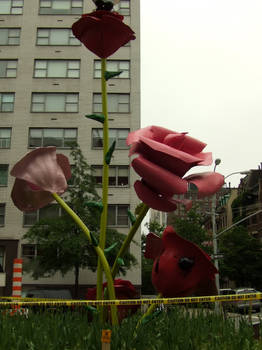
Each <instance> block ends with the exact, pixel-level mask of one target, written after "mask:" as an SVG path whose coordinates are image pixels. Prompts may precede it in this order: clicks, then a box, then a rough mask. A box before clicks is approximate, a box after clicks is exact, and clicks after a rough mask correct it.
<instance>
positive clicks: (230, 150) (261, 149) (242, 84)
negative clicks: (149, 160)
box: [140, 0, 262, 186]
mask: <svg viewBox="0 0 262 350" xmlns="http://www.w3.org/2000/svg"><path fill="white" fill-rule="evenodd" d="M140 3H141V59H142V65H141V79H142V95H141V98H142V109H141V117H142V127H144V126H148V125H160V126H163V127H166V128H169V129H171V130H174V131H178V132H185V131H186V132H188V133H189V135H190V136H192V137H195V138H197V139H199V140H201V141H203V142H206V143H207V147H206V149H205V150H206V151H211V152H212V153H213V158H214V159H215V158H220V159H221V161H222V162H221V164H220V165H219V166H218V167H217V171H219V172H220V173H222V174H223V175H224V176H227V175H228V174H230V173H232V172H236V171H244V170H249V169H251V168H253V169H257V168H258V165H259V164H260V162H262V139H261V135H262V121H261V120H262V119H261V116H262V20H261V18H262V1H261V0H249V1H247V0H245V1H244V0H166V1H163V0H161V1H160V0H159V1H156V0H141V1H140ZM199 170H200V171H206V170H213V166H212V167H211V166H210V167H208V168H207V167H201V168H196V169H194V172H195V171H199ZM239 179H240V176H239V175H233V176H231V177H230V178H228V181H230V182H231V185H233V186H238V184H239Z"/></svg>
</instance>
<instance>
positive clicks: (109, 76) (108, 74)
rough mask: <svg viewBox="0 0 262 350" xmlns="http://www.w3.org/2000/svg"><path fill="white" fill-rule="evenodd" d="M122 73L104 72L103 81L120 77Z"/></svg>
mask: <svg viewBox="0 0 262 350" xmlns="http://www.w3.org/2000/svg"><path fill="white" fill-rule="evenodd" d="M122 72H123V71H122V70H120V71H117V72H107V71H106V72H105V75H104V76H105V80H106V81H107V80H109V79H111V78H114V77H117V76H118V75H120V74H121V73H122Z"/></svg>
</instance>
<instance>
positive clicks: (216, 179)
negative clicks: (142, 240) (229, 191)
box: [126, 126, 224, 212]
mask: <svg viewBox="0 0 262 350" xmlns="http://www.w3.org/2000/svg"><path fill="white" fill-rule="evenodd" d="M126 142H127V145H131V148H130V153H129V155H133V154H138V157H136V158H135V159H133V161H132V163H131V165H132V167H133V168H134V170H135V171H136V172H137V174H138V175H139V176H141V178H142V179H141V180H138V181H136V182H135V184H134V187H135V191H136V193H137V195H138V197H139V199H141V201H142V202H144V203H145V204H147V205H148V206H149V207H150V208H152V209H156V210H160V211H164V212H170V211H174V210H176V208H177V204H178V203H183V204H184V205H185V206H186V209H190V207H191V205H192V203H191V201H190V200H186V199H184V200H178V199H174V198H173V196H174V195H179V194H184V193H186V192H187V191H188V185H189V183H192V184H194V185H195V186H197V188H198V196H199V198H201V197H205V196H209V195H212V194H214V193H216V192H217V191H218V190H219V189H220V187H221V186H222V185H223V184H224V177H223V175H221V174H219V173H216V172H204V173H197V174H193V175H189V176H186V177H184V175H185V174H186V173H187V172H188V170H190V169H191V168H192V167H194V166H199V165H211V164H212V155H211V153H210V152H208V153H204V152H202V150H203V149H204V148H205V146H206V144H205V143H203V142H201V141H198V140H196V139H194V138H192V137H190V136H188V135H186V133H178V132H175V131H171V130H168V129H165V128H162V127H160V126H148V127H146V128H143V129H139V130H136V131H134V132H131V133H130V134H129V135H128V137H127V141H126Z"/></svg>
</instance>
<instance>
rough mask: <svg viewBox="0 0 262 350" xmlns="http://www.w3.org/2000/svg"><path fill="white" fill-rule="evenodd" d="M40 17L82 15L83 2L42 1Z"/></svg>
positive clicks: (68, 0) (76, 0) (67, 0)
mask: <svg viewBox="0 0 262 350" xmlns="http://www.w3.org/2000/svg"><path fill="white" fill-rule="evenodd" d="M39 13H40V15H81V14H82V13H83V0H40V4H39Z"/></svg>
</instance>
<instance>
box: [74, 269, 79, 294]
mask: <svg viewBox="0 0 262 350" xmlns="http://www.w3.org/2000/svg"><path fill="white" fill-rule="evenodd" d="M78 290H79V265H78V264H75V291H74V299H78Z"/></svg>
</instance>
